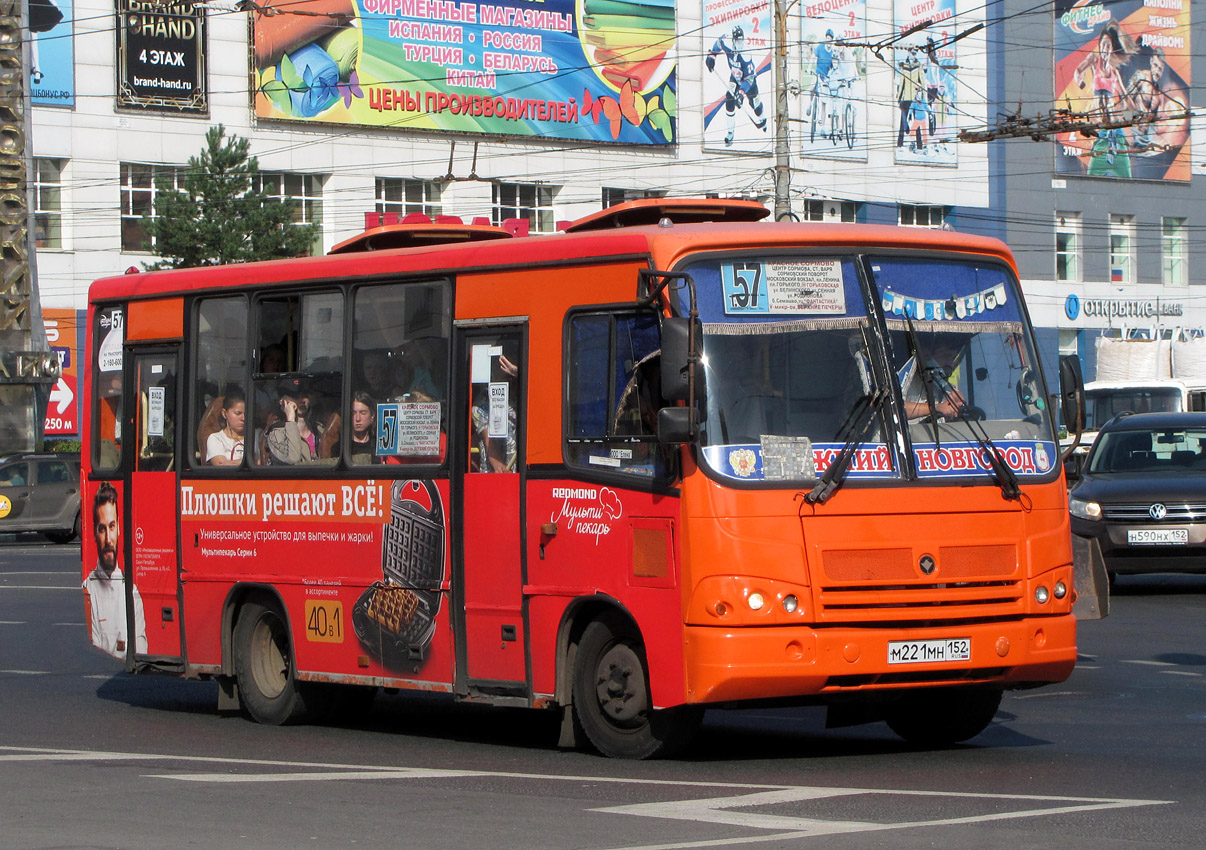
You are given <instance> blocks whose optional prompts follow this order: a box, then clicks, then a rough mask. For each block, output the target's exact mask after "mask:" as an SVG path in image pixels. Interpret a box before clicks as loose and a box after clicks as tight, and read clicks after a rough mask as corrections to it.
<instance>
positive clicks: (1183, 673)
mask: <svg viewBox="0 0 1206 850" xmlns="http://www.w3.org/2000/svg"><path fill="white" fill-rule="evenodd" d="M1160 672H1161V673H1163V674H1164V675H1165V676H1201V675H1202V674H1201V673H1195V672H1193V671H1192V670H1161V671H1160Z"/></svg>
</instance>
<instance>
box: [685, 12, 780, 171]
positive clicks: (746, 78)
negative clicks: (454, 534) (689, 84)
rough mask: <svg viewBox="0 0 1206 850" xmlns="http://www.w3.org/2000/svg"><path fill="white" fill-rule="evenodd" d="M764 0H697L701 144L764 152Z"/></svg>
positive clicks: (769, 37) (768, 122)
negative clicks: (700, 42)
mask: <svg viewBox="0 0 1206 850" xmlns="http://www.w3.org/2000/svg"><path fill="white" fill-rule="evenodd" d="M770 9H771V7H770V2H769V0H752V2H750V3H747V4H742V5H741V6H740V7H734V6H733V4H732V3H727V2H725V0H704V2H703V21H704V24H703V28H702V29H703V54H704V60H703V61H704V67H703V103H704V116H703V120H704V127H703V139H704V147H705V148H713V149H720V150H726V151H740V152H741V153H767V152H769V151H770V150H771V145H772V142H773V141H774V130H775V128H774V114H775V91H774V85H773V79H772V75H771V45H772V42H773V40H774V33H773V31H772V29H771V11H770Z"/></svg>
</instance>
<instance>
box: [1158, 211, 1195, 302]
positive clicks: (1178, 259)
mask: <svg viewBox="0 0 1206 850" xmlns="http://www.w3.org/2000/svg"><path fill="white" fill-rule="evenodd" d="M1160 261H1161V267H1162V271H1161V279H1162V280H1163V282H1164V283H1165V284H1171V285H1174V286H1184V285H1185V284H1187V283H1188V282H1189V276H1188V274H1187V269H1186V258H1185V219H1183V218H1172V217H1170V216H1164V217H1163V218H1162V219H1160Z"/></svg>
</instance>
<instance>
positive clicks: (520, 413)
mask: <svg viewBox="0 0 1206 850" xmlns="http://www.w3.org/2000/svg"><path fill="white" fill-rule="evenodd" d="M522 331H523V329H522V328H520V327H516V326H514V325H512V326H509V327H506V328H499V327H497V326H496V327H491V328H482V327H476V328H472V329H469V330H466V331H465V332H464V334H463V336H462V340H463V342H462V344H461V345H460V346H459V348H458V350H459V352H460V355H461V356H460V368H459V370H458V378H457V380H458V382H459V388H460V389H461V392H460V393H459V394H458V395H459V396H460V401H459V404H458V413H457V416H458V418H459V420H460V422H461V423H462V424H461V427H460V428H459V429H457V433H458V435H459V436H458V438H457V442H458V445H457V448H456V449H455V451H456V454H457V461H456V464H455V466H454V469H455V470H456V472H455V473H454V474H455V475H456V478H458V479H459V483H460V487H459V490H460V500H459V501H460V505H459V508H460V509H459V510H458V511H457V514H458V520H459V521H458V522H457V524H456V525H455V526H454V533H455V534H456V535H457V540H458V541H459V542H460V552H461V557H460V558H459V559H455V560H454V567H453V569H454V572H453V582H454V599H457V600H458V601H459V603H460V604H457V605H455V606H454V610H455V612H456V616H457V617H458V619H459V620H460V622H457V623H456V651H457V689H458V691H459V692H462V693H466V692H469V691H470V690H472V689H475V688H481V689H484V690H488V691H489V692H490V693H491V694H494V695H500V694H503V695H511V696H524V695H526V694H527V691H528V687H527V679H528V675H527V653H526V651H525V647H526V644H527V640H526V633H527V628H526V621H525V613H526V612H525V610H524V605H523V581H524V565H523V554H522V553H523V546H522V544H523V539H522V533H521V528H522V522H521V521H522V517H523V506H522V504H521V502H520V494H521V493H522V492H523V490H522V487H521V484H520V479H521V477H522V475H523V451H522V448H523V441H524V405H523V390H524V386H525V381H524V376H525V361H524V357H523V332H522ZM454 483H455V482H454ZM458 586H459V591H458V590H457V589H456V588H457V587H458ZM458 595H459V599H458Z"/></svg>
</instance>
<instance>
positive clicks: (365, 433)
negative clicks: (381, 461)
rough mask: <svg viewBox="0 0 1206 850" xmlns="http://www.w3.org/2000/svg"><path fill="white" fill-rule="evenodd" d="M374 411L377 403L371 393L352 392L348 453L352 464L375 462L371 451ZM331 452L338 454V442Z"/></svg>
mask: <svg viewBox="0 0 1206 850" xmlns="http://www.w3.org/2000/svg"><path fill="white" fill-rule="evenodd" d="M376 411H377V403H376V402H375V401H373V397H372V396H371V395H369V394H368V393H366V392H364V391H363V390H360V391H358V392H354V393H352V445H351V451H350V452H349V453H348V455H349V462H350V463H352V464H360V465H364V464H370V463H377V456H376V455H375V454H374V453H373V444H374V443H375V442H376V434H375V433H374V432H373V425H374V423H375V422H376V421H377V413H376ZM332 454H333V455H334V456H335V457H338V456H339V447H338V444H336V448H335V450H334V451H333V452H332Z"/></svg>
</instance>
